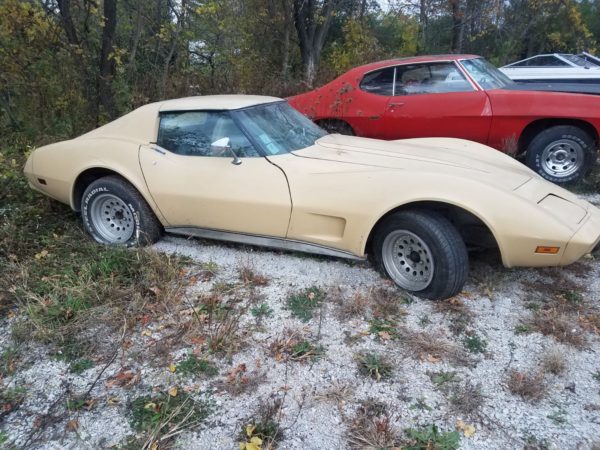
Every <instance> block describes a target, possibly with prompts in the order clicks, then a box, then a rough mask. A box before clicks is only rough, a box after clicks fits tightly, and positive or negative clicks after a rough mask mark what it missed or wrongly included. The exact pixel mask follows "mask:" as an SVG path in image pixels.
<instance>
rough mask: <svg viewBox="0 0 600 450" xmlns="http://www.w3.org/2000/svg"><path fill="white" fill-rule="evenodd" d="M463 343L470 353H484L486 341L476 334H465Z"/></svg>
mask: <svg viewBox="0 0 600 450" xmlns="http://www.w3.org/2000/svg"><path fill="white" fill-rule="evenodd" d="M464 344H465V347H466V348H467V350H469V351H470V352H471V353H485V350H486V348H487V342H486V340H485V339H483V338H481V337H479V336H478V335H476V334H472V335H470V336H465V339H464Z"/></svg>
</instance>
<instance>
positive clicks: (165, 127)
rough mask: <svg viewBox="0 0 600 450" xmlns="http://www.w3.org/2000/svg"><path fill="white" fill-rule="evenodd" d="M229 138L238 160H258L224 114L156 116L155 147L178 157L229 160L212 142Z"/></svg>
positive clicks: (229, 155) (216, 112)
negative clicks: (157, 124) (207, 157)
mask: <svg viewBox="0 0 600 450" xmlns="http://www.w3.org/2000/svg"><path fill="white" fill-rule="evenodd" d="M222 138H229V145H230V146H231V148H232V150H233V151H234V152H235V153H236V155H238V156H239V157H257V156H260V155H259V153H258V152H257V151H256V149H255V148H254V147H253V146H252V144H251V143H250V141H249V140H248V138H247V137H246V136H245V135H244V133H243V132H242V131H241V130H240V129H239V127H238V126H237V125H236V123H235V122H234V121H233V119H232V118H231V115H230V114H229V112H226V111H183V112H167V113H162V114H161V115H160V127H159V130H158V139H157V142H156V143H157V144H158V145H160V146H161V147H163V148H166V149H167V150H169V151H171V152H173V153H176V154H178V155H189V156H216V157H231V154H230V153H228V152H226V151H223V149H220V150H219V149H216V148H211V144H212V143H213V142H216V141H218V140H219V139H222Z"/></svg>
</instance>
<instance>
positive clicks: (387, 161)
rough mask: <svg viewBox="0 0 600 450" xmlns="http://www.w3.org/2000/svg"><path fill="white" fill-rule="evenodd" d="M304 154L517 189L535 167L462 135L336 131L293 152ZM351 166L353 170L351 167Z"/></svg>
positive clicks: (531, 173) (309, 156)
mask: <svg viewBox="0 0 600 450" xmlns="http://www.w3.org/2000/svg"><path fill="white" fill-rule="evenodd" d="M293 153H294V155H296V156H300V157H303V158H312V159H321V160H327V161H337V162H340V163H344V164H348V165H361V166H371V167H373V168H374V169H375V168H380V169H397V170H409V171H411V172H414V171H424V172H428V173H432V172H433V173H435V172H437V173H439V174H440V175H446V176H447V175H456V176H463V177H468V178H476V179H479V180H482V181H485V182H487V183H489V184H493V185H497V186H499V187H502V188H504V189H510V190H512V189H516V188H518V187H519V186H521V185H523V184H524V183H526V182H527V181H528V180H529V179H531V178H532V177H536V176H537V175H535V174H534V172H532V171H531V170H529V169H528V168H526V167H525V166H523V165H522V164H520V163H519V162H517V161H515V160H514V159H513V158H511V157H509V156H507V155H505V154H503V153H501V152H499V151H497V150H494V149H492V148H490V147H486V146H485V145H481V144H477V143H475V142H470V141H466V140H461V139H448V138H422V139H406V140H401V141H382V140H378V139H367V138H359V137H354V136H342V135H339V134H332V135H328V136H325V137H323V138H321V139H319V140H318V141H317V142H316V144H315V145H314V146H312V147H309V148H306V149H303V150H299V151H296V152H293ZM348 170H351V169H350V167H348Z"/></svg>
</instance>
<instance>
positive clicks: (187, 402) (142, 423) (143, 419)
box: [129, 391, 212, 448]
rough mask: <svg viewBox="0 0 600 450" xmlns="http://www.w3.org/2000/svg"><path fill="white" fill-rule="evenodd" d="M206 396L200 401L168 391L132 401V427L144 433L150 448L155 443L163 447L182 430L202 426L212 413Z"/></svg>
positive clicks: (183, 393)
mask: <svg viewBox="0 0 600 450" xmlns="http://www.w3.org/2000/svg"><path fill="white" fill-rule="evenodd" d="M211 410H212V405H211V402H210V399H208V398H207V397H205V398H202V399H200V400H196V399H194V398H192V397H191V396H190V395H188V394H186V393H185V392H183V391H182V392H178V393H177V395H175V396H172V395H169V394H167V393H158V394H154V395H147V396H142V397H138V398H136V399H134V400H133V401H132V402H130V404H129V412H130V415H131V416H130V420H131V426H132V427H133V428H134V429H135V430H136V431H138V432H141V433H144V434H145V437H146V444H145V446H144V448H150V447H151V446H152V445H153V444H154V443H156V444H157V447H158V445H159V444H160V446H161V447H162V446H164V445H165V444H166V443H167V442H168V441H169V440H170V439H171V438H173V437H175V436H176V435H178V434H180V433H181V432H183V431H185V430H188V429H191V428H195V427H197V426H199V425H200V424H201V423H202V422H203V421H204V420H205V419H206V418H207V417H208V416H209V415H210V413H211Z"/></svg>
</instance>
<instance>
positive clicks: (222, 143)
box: [210, 137, 242, 166]
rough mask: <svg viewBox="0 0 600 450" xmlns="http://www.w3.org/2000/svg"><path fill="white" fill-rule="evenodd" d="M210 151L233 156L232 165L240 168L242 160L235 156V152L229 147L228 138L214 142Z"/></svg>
mask: <svg viewBox="0 0 600 450" xmlns="http://www.w3.org/2000/svg"><path fill="white" fill-rule="evenodd" d="M210 150H211V152H213V153H221V154H225V153H230V154H231V156H233V161H231V164H235V165H236V166H239V165H240V164H241V163H242V160H241V159H240V158H238V156H237V155H236V154H235V152H234V151H233V149H232V148H231V146H230V145H229V138H228V137H224V138H221V139H218V140H216V141H215V142H213V143H212V144H210Z"/></svg>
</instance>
